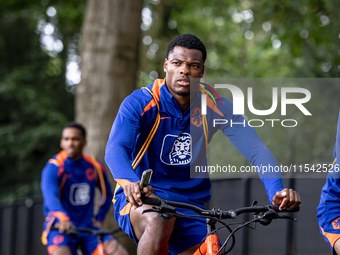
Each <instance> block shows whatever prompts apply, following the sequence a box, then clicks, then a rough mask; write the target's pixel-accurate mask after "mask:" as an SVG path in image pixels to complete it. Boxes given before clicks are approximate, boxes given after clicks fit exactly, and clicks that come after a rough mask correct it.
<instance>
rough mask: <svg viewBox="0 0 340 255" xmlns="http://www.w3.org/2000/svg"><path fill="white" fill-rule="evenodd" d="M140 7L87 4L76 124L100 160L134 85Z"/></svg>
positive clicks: (117, 2) (134, 2)
mask: <svg viewBox="0 0 340 255" xmlns="http://www.w3.org/2000/svg"><path fill="white" fill-rule="evenodd" d="M142 8H143V1H142V0H105V1H98V0H88V2H87V9H86V14H85V19H84V24H83V30H82V38H81V42H80V47H79V55H80V58H81V64H80V70H81V82H80V84H79V85H78V87H77V90H76V121H78V122H80V123H82V124H84V125H85V127H86V129H87V146H86V152H87V153H89V154H91V155H94V156H96V157H97V158H98V159H100V160H103V159H104V153H105V146H106V142H107V139H108V136H109V133H110V129H111V126H112V123H113V120H114V118H115V116H116V113H117V111H118V108H119V105H120V104H121V102H122V100H123V99H124V98H125V97H126V96H127V95H129V94H130V93H131V92H132V91H133V90H134V88H135V86H136V76H137V67H138V49H139V44H140V36H141V29H140V24H141V10H142ZM109 176H111V174H109ZM111 181H112V179H111ZM112 186H113V188H114V186H115V184H114V183H113V181H112ZM109 218H112V219H113V215H112V214H110V217H109ZM108 224H109V225H112V223H111V224H110V223H109V222H108ZM124 243H125V242H124ZM124 246H126V244H125V245H124ZM128 246H129V247H131V246H132V247H133V245H131V243H129V244H128ZM133 253H135V248H134V251H130V254H133Z"/></svg>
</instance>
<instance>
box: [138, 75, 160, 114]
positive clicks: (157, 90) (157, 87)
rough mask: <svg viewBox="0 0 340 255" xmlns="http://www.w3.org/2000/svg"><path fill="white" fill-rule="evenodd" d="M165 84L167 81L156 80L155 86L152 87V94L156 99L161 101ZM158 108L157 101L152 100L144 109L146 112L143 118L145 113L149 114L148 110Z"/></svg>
mask: <svg viewBox="0 0 340 255" xmlns="http://www.w3.org/2000/svg"><path fill="white" fill-rule="evenodd" d="M164 84H165V79H157V80H155V82H154V84H153V86H152V94H153V95H154V96H155V98H156V99H157V100H158V101H159V98H160V96H161V91H160V89H161V87H162V86H163V85H164ZM154 106H156V102H155V100H154V99H153V98H152V99H151V101H150V102H149V103H148V104H147V105H146V106H145V107H144V110H143V112H142V114H141V116H143V114H144V113H145V112H147V111H148V110H150V109H151V108H152V107H154Z"/></svg>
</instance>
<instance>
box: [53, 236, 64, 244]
mask: <svg viewBox="0 0 340 255" xmlns="http://www.w3.org/2000/svg"><path fill="white" fill-rule="evenodd" d="M63 241H64V237H63V236H62V235H57V236H55V237H53V239H52V242H53V244H60V243H62V242H63Z"/></svg>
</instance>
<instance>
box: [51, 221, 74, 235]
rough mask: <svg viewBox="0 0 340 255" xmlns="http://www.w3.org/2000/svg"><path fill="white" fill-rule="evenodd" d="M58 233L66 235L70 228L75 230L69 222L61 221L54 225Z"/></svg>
mask: <svg viewBox="0 0 340 255" xmlns="http://www.w3.org/2000/svg"><path fill="white" fill-rule="evenodd" d="M55 227H56V228H58V230H59V232H60V233H67V232H68V231H69V230H70V229H71V228H75V226H74V225H73V224H72V222H71V221H62V222H58V223H56V224H55Z"/></svg>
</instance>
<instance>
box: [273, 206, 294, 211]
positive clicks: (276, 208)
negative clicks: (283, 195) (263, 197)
mask: <svg viewBox="0 0 340 255" xmlns="http://www.w3.org/2000/svg"><path fill="white" fill-rule="evenodd" d="M271 208H272V209H273V210H274V211H275V212H298V211H300V206H297V207H295V208H293V209H291V210H287V209H283V210H279V208H280V206H279V205H271Z"/></svg>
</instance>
